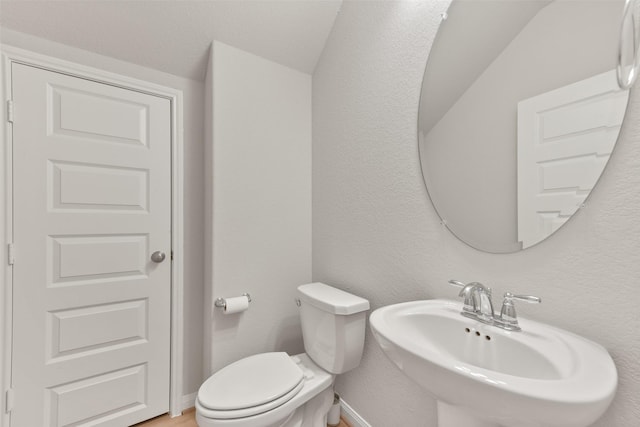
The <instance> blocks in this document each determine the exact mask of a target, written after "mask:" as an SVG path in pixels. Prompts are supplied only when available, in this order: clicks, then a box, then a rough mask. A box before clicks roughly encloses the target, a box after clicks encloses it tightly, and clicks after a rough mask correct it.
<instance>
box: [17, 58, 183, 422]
mask: <svg viewBox="0 0 640 427" xmlns="http://www.w3.org/2000/svg"><path fill="white" fill-rule="evenodd" d="M11 71H12V98H13V102H14V121H13V185H14V200H13V206H14V236H13V240H14V244H15V264H14V266H13V273H14V284H13V289H14V292H13V328H14V329H13V358H12V378H11V381H12V388H13V392H14V404H13V410H12V412H11V426H12V427H40V426H43V427H63V426H118V427H122V426H128V425H131V424H134V423H136V422H139V421H142V420H145V419H148V418H151V417H154V416H156V415H159V414H162V413H165V412H167V411H168V410H169V373H170V372H169V369H170V366H169V355H170V297H171V289H170V288H171V279H170V274H171V255H170V254H171V117H170V115H171V108H170V101H169V100H168V99H165V98H161V97H156V96H152V95H148V94H144V93H140V92H136V91H131V90H125V89H122V88H119V87H114V86H110V85H106V84H102V83H97V82H94V81H89V80H84V79H81V78H77V77H72V76H68V75H64V74H59V73H55V72H51V71H47V70H43V69H40V68H35V67H31V66H27V65H21V64H16V63H14V64H13V65H12V69H11ZM156 251H158V252H162V253H165V254H166V256H165V259H164V260H162V261H161V260H160V259H161V258H162V256H161V254H159V253H157V254H155V256H152V255H153V254H154V252H156ZM152 258H155V261H154V260H152Z"/></svg>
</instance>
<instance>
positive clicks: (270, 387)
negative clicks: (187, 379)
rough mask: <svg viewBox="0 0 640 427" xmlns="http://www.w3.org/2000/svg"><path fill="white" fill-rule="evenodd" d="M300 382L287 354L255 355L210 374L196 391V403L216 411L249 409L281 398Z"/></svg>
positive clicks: (299, 376)
mask: <svg viewBox="0 0 640 427" xmlns="http://www.w3.org/2000/svg"><path fill="white" fill-rule="evenodd" d="M303 380H304V374H303V372H302V370H301V369H300V368H299V367H298V365H296V364H295V363H294V362H293V361H292V360H291V358H290V357H289V355H288V354H287V353H284V352H278V353H262V354H256V355H253V356H249V357H246V358H244V359H241V360H238V361H237V362H234V363H232V364H231V365H228V366H226V367H225V368H222V369H221V370H219V371H218V372H216V373H215V374H213V375H212V376H211V377H210V378H209V379H208V380H207V381H205V382H204V384H202V386H201V387H200V391H199V392H198V401H199V402H200V404H201V405H202V406H204V407H206V408H209V409H213V410H218V411H233V410H238V409H245V408H251V407H255V406H261V405H264V404H267V403H269V402H272V401H274V400H276V399H279V398H281V397H283V396H284V395H286V394H287V393H290V392H291V391H292V390H294V389H295V388H296V387H298V386H299V385H300V384H301V383H302V381H303ZM298 389H299V388H298ZM290 394H291V396H290V397H289V398H291V397H293V396H294V395H295V394H294V393H290ZM287 400H288V399H287ZM282 403H284V402H282Z"/></svg>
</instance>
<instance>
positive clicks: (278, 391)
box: [196, 283, 369, 427]
mask: <svg viewBox="0 0 640 427" xmlns="http://www.w3.org/2000/svg"><path fill="white" fill-rule="evenodd" d="M296 303H297V304H298V307H299V314H300V322H301V324H302V338H303V340H304V349H305V353H301V354H298V355H294V356H290V355H288V354H287V353H284V352H271V353H261V354H255V355H253V356H249V357H246V358H244V359H241V360H238V361H236V362H234V363H232V364H230V365H228V366H226V367H224V368H222V369H220V370H219V371H218V372H216V373H214V374H213V375H212V376H211V377H209V379H207V380H206V381H205V382H204V383H203V384H202V386H201V387H200V390H199V391H198V397H197V399H196V421H197V423H198V425H199V426H200V427H326V425H327V413H328V412H329V408H330V407H331V405H332V403H333V387H332V386H333V382H334V380H335V377H336V375H338V374H341V373H343V372H347V371H349V370H351V369H353V368H355V367H356V366H358V364H359V363H360V359H361V357H362V350H363V348H364V334H365V319H366V316H365V314H366V311H367V310H368V309H369V301H367V300H366V299H364V298H360V297H358V296H355V295H352V294H350V293H347V292H344V291H342V290H340V289H336V288H334V287H331V286H328V285H325V284H324V283H310V284H307V285H302V286H299V287H298V289H297V296H296Z"/></svg>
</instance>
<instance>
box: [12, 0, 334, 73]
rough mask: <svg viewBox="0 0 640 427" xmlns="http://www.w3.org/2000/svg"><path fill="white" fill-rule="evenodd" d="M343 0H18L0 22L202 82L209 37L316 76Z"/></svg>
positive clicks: (30, 32) (39, 35)
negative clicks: (316, 69)
mask: <svg viewBox="0 0 640 427" xmlns="http://www.w3.org/2000/svg"><path fill="white" fill-rule="evenodd" d="M341 4H342V0H203V1H195V0H172V1H167V0H142V1H141V0H110V1H101V0H76V1H67V0H49V1H31V0H13V1H7V0H2V1H0V25H1V26H2V27H4V28H8V29H11V30H15V31H19V32H23V33H27V34H31V35H34V36H37V37H41V38H45V39H48V40H52V41H55V42H59V43H63V44H67V45H70V46H73V47H77V48H80V49H84V50H88V51H91V52H95V53H99V54H101V55H106V56H110V57H113V58H116V59H119V60H123V61H128V62H132V63H135V64H138V65H142V66H145V67H149V68H154V69H158V70H161V71H164V72H167V73H171V74H175V75H178V76H182V77H187V78H190V79H194V80H202V79H203V77H204V73H205V64H206V60H207V57H208V51H209V46H210V44H211V41H212V40H214V39H215V40H219V41H221V42H223V43H226V44H229V45H232V46H235V47H237V48H240V49H243V50H246V51H248V52H251V53H254V54H256V55H259V56H262V57H265V58H267V59H270V60H272V61H275V62H278V63H280V64H283V65H286V66H289V67H291V68H295V69H297V70H300V71H302V72H305V73H312V72H313V70H314V68H315V65H316V63H317V62H318V58H319V57H320V54H321V53H322V49H323V48H324V44H325V42H326V39H327V37H328V35H329V33H330V31H331V28H332V26H333V22H334V20H335V18H336V16H337V14H338V12H339V9H340V6H341Z"/></svg>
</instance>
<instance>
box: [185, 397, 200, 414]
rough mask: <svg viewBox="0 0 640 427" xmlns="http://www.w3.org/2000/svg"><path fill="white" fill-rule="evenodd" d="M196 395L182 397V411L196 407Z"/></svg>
mask: <svg viewBox="0 0 640 427" xmlns="http://www.w3.org/2000/svg"><path fill="white" fill-rule="evenodd" d="M197 396H198V393H191V394H187V395H185V396H182V410H183V411H184V410H185V409H189V408H193V407H194V406H196V397H197Z"/></svg>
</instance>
